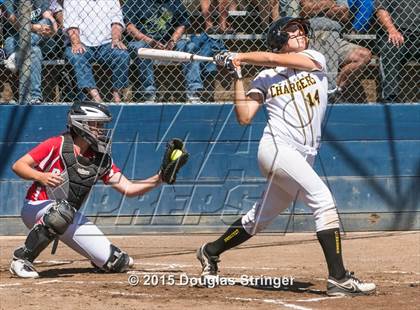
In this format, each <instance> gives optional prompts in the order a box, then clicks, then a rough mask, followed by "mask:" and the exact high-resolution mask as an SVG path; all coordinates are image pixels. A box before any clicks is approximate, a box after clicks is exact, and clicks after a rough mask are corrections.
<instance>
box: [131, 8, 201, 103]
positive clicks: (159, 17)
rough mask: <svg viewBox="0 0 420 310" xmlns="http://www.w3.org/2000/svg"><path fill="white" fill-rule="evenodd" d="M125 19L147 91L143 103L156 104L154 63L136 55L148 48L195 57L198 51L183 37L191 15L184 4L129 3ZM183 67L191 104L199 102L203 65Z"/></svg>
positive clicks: (133, 52)
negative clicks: (188, 54) (180, 52)
mask: <svg viewBox="0 0 420 310" xmlns="http://www.w3.org/2000/svg"><path fill="white" fill-rule="evenodd" d="M123 15H124V19H125V23H126V25H127V32H128V34H129V37H130V42H129V48H130V50H131V51H132V54H133V58H134V61H135V63H136V64H137V66H138V68H139V74H140V76H139V79H140V82H141V84H142V86H143V91H144V96H143V99H144V100H145V101H155V100H156V85H155V78H154V72H153V61H151V60H145V59H140V58H139V57H137V53H136V51H137V50H138V49H139V48H142V47H146V48H155V49H162V50H164V49H166V50H177V51H183V52H188V53H195V52H196V50H197V48H196V46H195V44H194V43H193V42H191V41H189V40H185V39H182V35H183V34H184V33H185V31H186V29H187V28H188V27H190V21H189V18H190V14H189V13H188V11H187V9H186V8H185V6H184V5H183V4H182V2H181V1H180V0H171V1H165V0H155V1H151V0H145V1H137V0H127V1H125V3H124V6H123ZM183 66H184V68H183V71H184V74H185V82H186V90H187V101H189V102H198V101H200V96H199V95H200V92H201V91H202V89H203V81H202V79H201V76H200V63H198V62H191V63H187V64H184V65H183Z"/></svg>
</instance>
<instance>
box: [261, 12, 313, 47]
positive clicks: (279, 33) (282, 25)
mask: <svg viewBox="0 0 420 310" xmlns="http://www.w3.org/2000/svg"><path fill="white" fill-rule="evenodd" d="M292 24H296V25H297V26H298V27H301V29H302V30H303V31H304V33H305V35H306V36H307V37H308V38H309V37H310V36H311V33H312V30H311V26H310V24H309V21H308V20H307V19H304V18H296V17H290V16H285V17H281V18H279V19H277V20H276V21H274V22H273V23H272V24H271V25H270V27H269V28H268V32H267V47H268V49H269V50H271V51H273V52H278V51H280V50H281V49H282V48H283V46H284V45H285V44H286V43H287V41H289V34H288V33H287V32H286V31H284V29H286V27H287V26H290V25H292Z"/></svg>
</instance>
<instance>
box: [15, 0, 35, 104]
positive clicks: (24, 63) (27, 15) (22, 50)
mask: <svg viewBox="0 0 420 310" xmlns="http://www.w3.org/2000/svg"><path fill="white" fill-rule="evenodd" d="M31 11H32V2H31V1H30V0H20V1H19V17H18V21H19V25H20V28H19V47H18V53H19V55H18V57H17V59H18V68H19V104H27V103H28V102H29V100H30V99H31V98H30V89H31V62H32V60H31Z"/></svg>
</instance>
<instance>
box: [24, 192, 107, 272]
mask: <svg viewBox="0 0 420 310" xmlns="http://www.w3.org/2000/svg"><path fill="white" fill-rule="evenodd" d="M53 202H54V201H53V200H39V201H30V200H27V201H25V204H24V205H23V208H22V211H21V215H22V220H23V222H24V223H25V225H26V227H28V228H29V229H32V227H33V226H34V225H35V224H36V223H37V222H38V221H39V220H40V219H41V217H42V216H43V215H44V213H45V212H47V210H48V209H49V208H50V207H51V205H52V203H53ZM59 237H60V241H62V242H63V243H65V244H66V245H67V246H69V247H70V248H72V249H73V250H75V251H76V252H77V253H79V254H80V255H82V256H84V257H86V258H88V259H90V260H91V261H92V262H93V263H94V264H95V265H96V266H99V267H102V266H103V265H104V264H105V263H106V262H107V260H108V258H109V257H110V255H111V247H110V245H111V242H110V241H109V240H108V238H107V237H105V236H104V234H103V233H102V231H101V230H100V229H99V228H98V227H97V226H96V225H95V224H93V223H92V222H90V221H89V220H88V219H87V218H86V217H85V216H84V215H82V213H80V212H76V214H75V216H74V220H73V223H72V224H71V225H70V226H69V227H68V228H67V230H66V232H65V233H64V234H62V235H61V236H59Z"/></svg>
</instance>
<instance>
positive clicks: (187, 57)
mask: <svg viewBox="0 0 420 310" xmlns="http://www.w3.org/2000/svg"><path fill="white" fill-rule="evenodd" d="M137 54H138V56H139V57H140V58H146V59H151V60H161V61H173V62H190V61H205V62H214V59H213V57H208V56H201V55H196V54H191V53H187V52H179V51H168V50H159V49H153V48H139V49H138V51H137ZM339 92H341V88H340V87H336V88H334V89H329V90H328V91H327V93H328V94H329V95H332V94H335V93H339Z"/></svg>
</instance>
